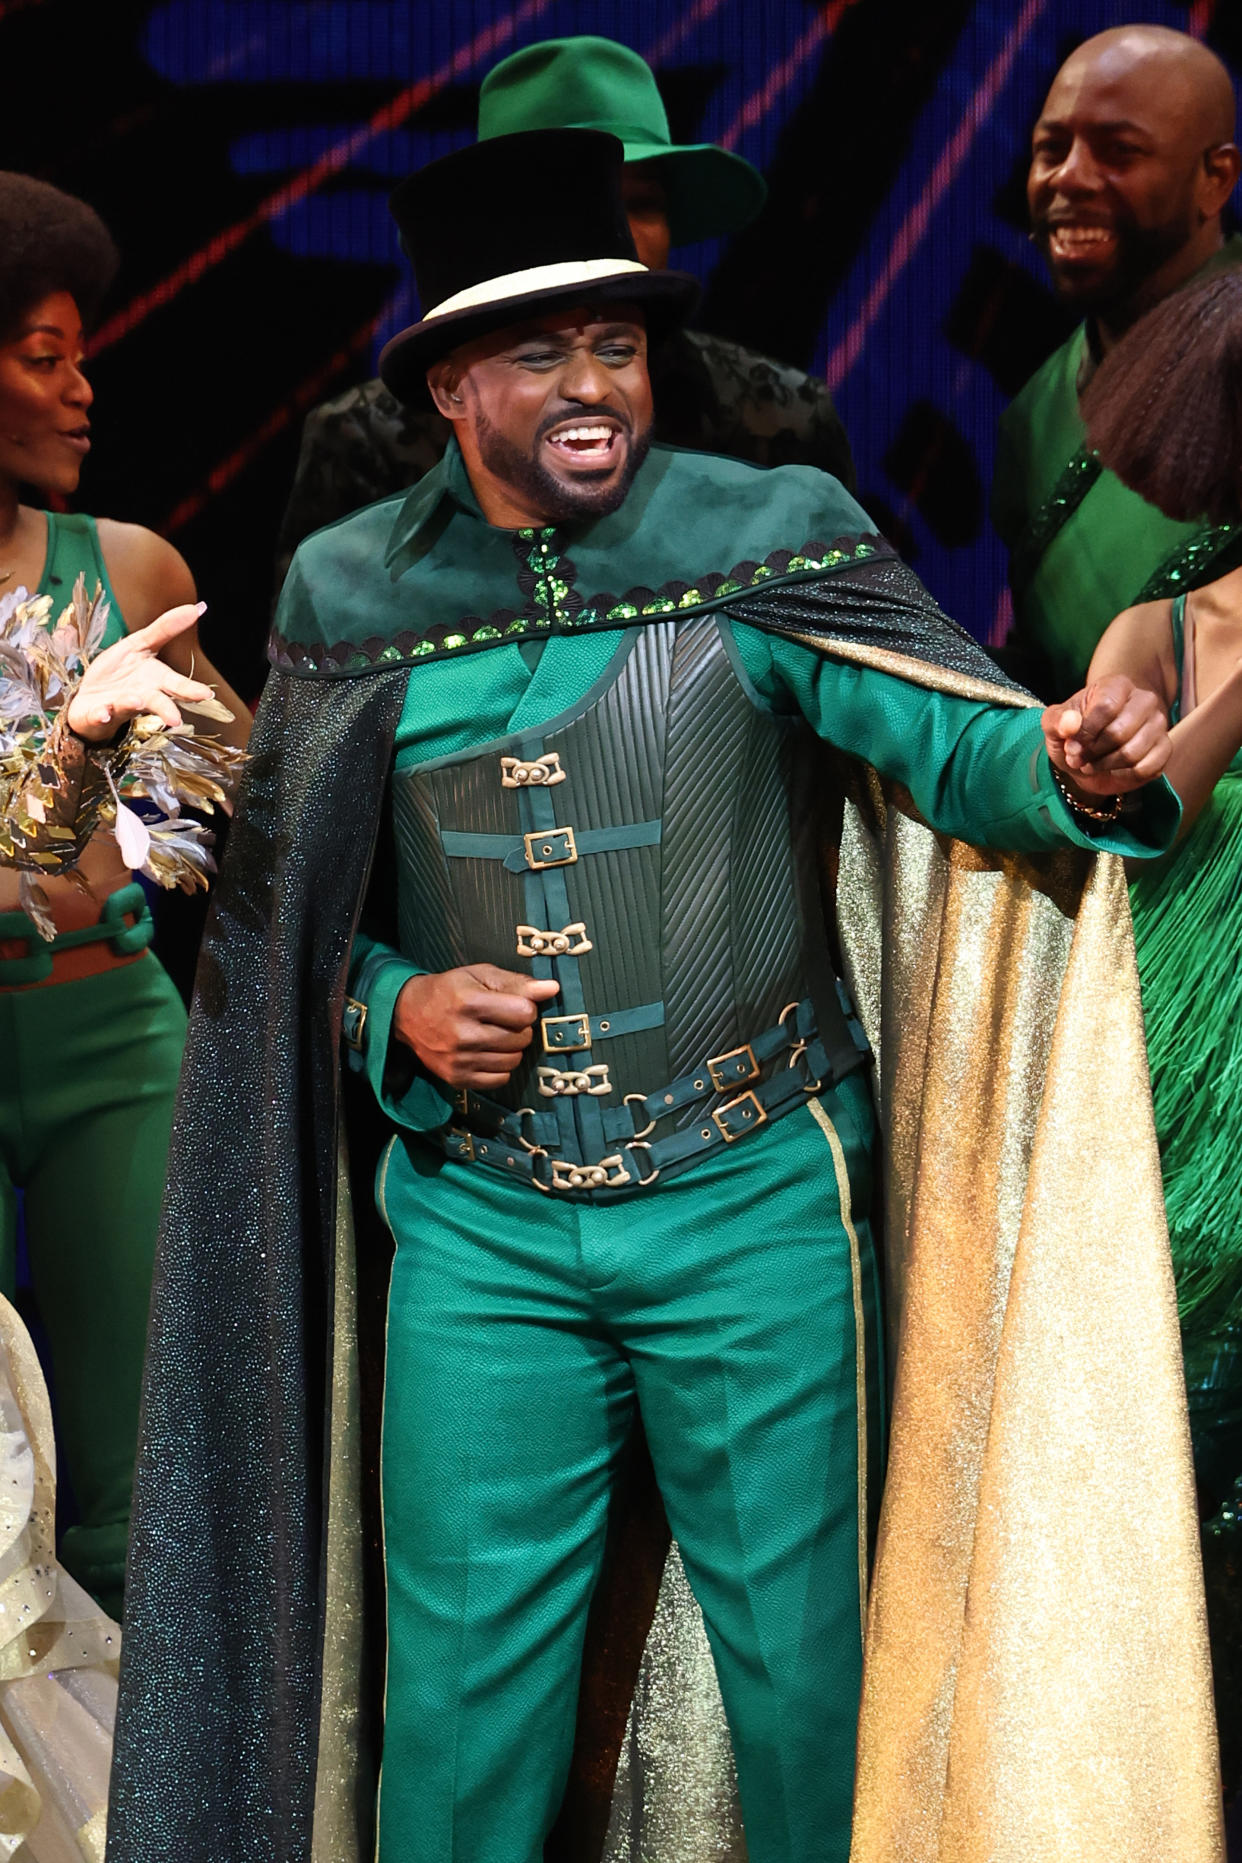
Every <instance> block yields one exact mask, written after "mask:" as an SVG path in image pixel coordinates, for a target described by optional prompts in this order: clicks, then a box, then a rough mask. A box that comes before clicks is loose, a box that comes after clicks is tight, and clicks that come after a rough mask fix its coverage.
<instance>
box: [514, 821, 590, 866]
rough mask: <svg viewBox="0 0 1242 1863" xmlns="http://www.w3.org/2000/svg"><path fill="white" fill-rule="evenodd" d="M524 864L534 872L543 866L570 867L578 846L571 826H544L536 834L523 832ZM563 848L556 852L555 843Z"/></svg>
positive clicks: (575, 857) (575, 856)
mask: <svg viewBox="0 0 1242 1863" xmlns="http://www.w3.org/2000/svg"><path fill="white" fill-rule="evenodd" d="M522 840H523V841H524V842H525V844H526V865H527V866H528V867H529V868H530V869H531V871H532V872H534V873H542V872H543V870H544V868H545V867H572V866H573V865H574V863H575V862H576V860H577V858H578V846H577V843H576V842H575V840H574V831H573V829H572V828H544V829H542V830H540V832H539V833H538V834H524V835H523V836H522ZM558 843H559V845H560V846H561V847H562V848H563V849H564V852H563V853H557V852H556V851H555V850H556V848H557V845H558Z"/></svg>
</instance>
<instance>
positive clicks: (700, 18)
mask: <svg viewBox="0 0 1242 1863" xmlns="http://www.w3.org/2000/svg"><path fill="white" fill-rule="evenodd" d="M723 4H724V0H694V4H693V5H691V6H690V7H688V8H687V10H686V12H685V13H684V14H683V15H682V16H681V18H680V19H679V20H678V21H677V22H676V23H675V24H674V25H673V26H672V27H670V29H669V31H668V32H666V33H665V34H664V36H663V37H662V38H661V39H660V40H658V41H657V43H656V44H655V45H654V46H652V47H651V49H650V50H649V51H648V52H646V53H644V56H645V57H646V59H647V61H648V63H649V64H652V65H659V64H661V63H662V62H663V60H664V59H665V58H667V57H668V56H669V54H670V53H672V52H674V51H676V50H677V48H678V47H679V46H680V45H681V44H682V43H683V41H684V40H685V39H686V38H688V37H689V35H690V33H692V32H694V31H695V30H697V28H698V27H699V26H701V25H702V24H703V23H704V22H705V21H706V20H708V19H710V18H711V16H712V14H713V13H717V12H719V10H720V8H721V6H722V5H723ZM851 4H853V0H837V5H838V6H841V5H846V6H848V5H851ZM831 10H832V9H831V8H830V9H829V11H831ZM525 16H526V15H525V13H523V19H524V18H525ZM519 23H522V22H521V21H520V20H518V18H517V16H514V20H513V29H516V26H517V24H519ZM476 44H477V41H472V44H471V46H470V47H469V48H467V52H472V51H473V49H474V46H475V45H476ZM482 55H483V54H482V52H481V51H480V52H479V53H478V54H477V56H479V57H482ZM463 56H465V54H462V53H457V54H455V55H454V60H455V61H456V60H457V59H460V58H462V57H463ZM448 69H449V68H448V67H445V71H447V70H448ZM426 82H427V83H428V84H432V85H435V86H437V88H442V86H443V84H445V83H447V82H448V79H447V77H446V76H445V74H444V71H441V72H439V73H437V74H436V77H435V78H431V79H428V80H426ZM428 94H430V93H428ZM398 101H400V100H398ZM387 107H388V108H389V109H391V108H392V106H391V105H389V106H387ZM415 107H417V106H411V108H415ZM374 120H375V119H374V118H372V122H374ZM338 146H339V145H338ZM308 172H310V171H308ZM273 198H274V197H273ZM204 269H206V268H205V267H204ZM185 282H189V281H188V280H187V281H185ZM178 289H180V286H178ZM402 295H406V296H408V287H405V288H403V291H402V292H398V294H397V297H396V298H392V299H389V301H388V303H387V304H386V305H385V306H384V309H383V310H382V311H380V313H379V315H378V316H376V317H372V318H369V319H368V320H367V322H366V323H365V324H363V325H362V326H361V328H360V329H358V330H356V331H355V332H354V334H353V335H352V336H351V337H350V338H349V339H348V341H347V342H346V343H344V344H343V345H342V347H341V348H340V349H338V350H337V351H336V353H335V354H334V355H333V356H332V357H331V358H330V360H329V361H328V362H326V363H321V364H319V365H318V366H317V367H316V368H315V369H313V370H312V371H311V373H310V374H309V375H308V376H307V377H306V379H305V380H304V381H303V382H301V383H300V385H299V386H298V387H297V388H295V389H294V391H293V393H292V394H291V395H289V396H288V397H287V398H286V399H285V400H284V401H282V402H281V403H280V404H279V405H278V406H277V407H275V408H273V410H272V412H271V413H270V414H269V415H268V416H267V418H266V419H265V420H264V421H262V422H261V423H260V425H259V426H258V427H256V428H255V430H254V432H253V433H251V434H250V435H249V436H248V438H247V439H245V440H243V441H242V442H241V443H240V444H239V445H238V446H236V447H234V448H233V450H232V452H230V453H229V454H227V455H226V457H225V458H224V459H222V460H221V461H220V462H219V464H218V465H215V466H213V467H212V469H211V471H210V472H209V473H208V475H207V477H206V479H205V480H203V482H202V483H201V484H200V485H199V486H198V487H197V488H196V489H195V490H194V491H192V492H189V493H187V494H186V496H185V497H184V498H182V499H181V500H180V501H179V502H178V503H177V504H176V505H175V506H174V507H173V509H172V510H171V511H170V512H169V514H168V516H167V517H166V518H165V520H164V522H163V523H162V524H161V525H160V530H161V532H162V533H163V534H164V535H165V536H172V535H174V534H175V533H176V532H177V531H180V530H184V528H185V526H186V525H187V524H189V523H190V522H191V521H192V520H193V519H194V518H196V517H198V515H199V514H200V512H202V511H203V510H204V509H205V508H206V506H207V504H208V502H209V501H210V499H212V498H214V497H215V496H216V495H217V494H218V493H220V492H222V491H224V489H225V488H226V486H228V485H231V484H232V482H233V480H234V479H236V478H237V477H238V476H239V474H240V473H242V472H244V471H245V469H246V467H247V466H248V465H249V464H250V463H251V461H252V460H253V459H255V458H256V457H257V455H258V454H259V453H260V452H262V450H263V448H264V447H265V446H267V445H268V443H269V442H270V441H272V440H274V439H276V438H277V436H278V435H279V434H281V433H283V432H284V430H285V428H286V427H288V425H289V423H290V421H291V420H292V419H293V418H294V416H295V415H297V414H304V413H305V412H306V411H307V409H308V408H311V407H313V406H314V404H315V402H316V401H317V400H318V399H319V397H320V396H321V395H322V394H323V392H324V390H325V389H326V388H327V387H328V385H329V384H330V383H331V382H332V381H333V380H334V379H335V377H336V376H338V375H342V374H343V373H344V372H345V370H346V369H347V368H350V367H351V366H352V365H353V363H354V362H355V361H356V359H357V357H358V355H359V354H360V353H361V352H362V351H364V350H366V349H367V348H368V347H369V346H370V344H371V343H372V342H373V340H374V338H375V336H376V334H377V332H378V331H379V330H380V329H381V328H382V327H383V324H384V322H385V320H386V318H387V317H388V316H389V314H390V313H391V310H392V307H393V304H394V303H395V302H397V301H398V299H399V298H400V297H401V296H402ZM100 334H101V335H102V334H103V332H102V331H101V332H100ZM97 347H98V339H96V348H97Z"/></svg>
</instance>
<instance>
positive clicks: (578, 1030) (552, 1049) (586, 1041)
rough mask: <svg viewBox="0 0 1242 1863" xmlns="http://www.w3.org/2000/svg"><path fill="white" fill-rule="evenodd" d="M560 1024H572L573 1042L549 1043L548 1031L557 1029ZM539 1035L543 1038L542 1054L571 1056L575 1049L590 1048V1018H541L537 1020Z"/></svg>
mask: <svg viewBox="0 0 1242 1863" xmlns="http://www.w3.org/2000/svg"><path fill="white" fill-rule="evenodd" d="M562 1023H572V1024H573V1028H574V1035H573V1040H572V1041H557V1042H553V1041H549V1040H548V1030H549V1029H553V1028H559V1027H560V1026H561V1024H562ZM539 1033H540V1035H541V1037H542V1038H543V1052H544V1053H545V1054H572V1052H573V1051H574V1049H575V1048H589V1047H590V1046H591V1018H590V1016H541V1017H540V1018H539Z"/></svg>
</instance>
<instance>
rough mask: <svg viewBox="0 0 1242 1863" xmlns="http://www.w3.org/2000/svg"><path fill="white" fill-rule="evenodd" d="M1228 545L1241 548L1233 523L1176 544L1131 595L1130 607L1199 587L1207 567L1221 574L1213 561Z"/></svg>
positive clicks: (1241, 536) (1241, 534)
mask: <svg viewBox="0 0 1242 1863" xmlns="http://www.w3.org/2000/svg"><path fill="white" fill-rule="evenodd" d="M1231 545H1233V546H1234V547H1235V550H1236V549H1237V547H1239V546H1242V528H1240V527H1239V526H1238V525H1237V524H1214V525H1213V526H1212V528H1211V529H1210V530H1202V531H1200V532H1199V534H1198V536H1197V537H1191V538H1190V539H1189V540H1188V541H1187V542H1186V543H1179V544H1178V546H1177V548H1176V549H1175V550H1173V551H1171V552H1170V554H1169V555H1168V556H1166V557H1165V559H1164V561H1163V563H1161V565H1160V567H1159V568H1158V569H1156V570H1154V571H1153V573H1152V574H1151V575H1150V576H1149V577H1148V579H1147V581H1146V582H1145V583H1144V584H1143V586H1142V588H1141V589H1140V590H1139V592H1138V594H1137V595H1136V596H1135V598H1134V605H1135V606H1136V607H1137V606H1138V604H1139V602H1158V601H1163V600H1164V599H1165V597H1166V596H1169V595H1181V594H1184V593H1185V591H1186V590H1187V589H1193V588H1196V587H1200V586H1202V584H1203V582H1204V580H1205V578H1206V572H1207V570H1208V569H1209V568H1217V573H1218V574H1221V575H1223V574H1224V573H1225V572H1224V569H1223V568H1218V567H1217V563H1216V559H1217V558H1218V557H1221V556H1224V554H1225V553H1226V551H1228V550H1229V548H1230V546H1231ZM1207 579H1209V580H1214V578H1207Z"/></svg>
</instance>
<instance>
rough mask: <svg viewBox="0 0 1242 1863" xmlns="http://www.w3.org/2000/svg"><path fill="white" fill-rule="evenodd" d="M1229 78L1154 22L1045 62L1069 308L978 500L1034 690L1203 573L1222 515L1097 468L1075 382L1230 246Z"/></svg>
mask: <svg viewBox="0 0 1242 1863" xmlns="http://www.w3.org/2000/svg"><path fill="white" fill-rule="evenodd" d="M1233 138H1234V98H1233V84H1232V81H1231V79H1230V77H1229V74H1228V72H1227V71H1226V70H1225V67H1224V66H1223V65H1222V63H1221V62H1220V60H1219V59H1218V58H1217V57H1216V55H1215V53H1213V52H1210V51H1209V50H1208V48H1207V47H1206V46H1205V45H1202V44H1200V43H1199V41H1198V40H1196V39H1192V38H1191V37H1190V36H1189V35H1188V34H1186V33H1181V32H1173V31H1170V30H1169V28H1167V27H1165V26H1138V25H1136V26H1119V27H1116V28H1115V29H1113V30H1112V31H1109V32H1102V33H1098V34H1097V35H1096V36H1095V37H1094V38H1091V39H1088V40H1087V41H1086V42H1085V43H1084V44H1083V45H1080V46H1079V47H1078V50H1077V51H1076V52H1074V53H1072V54H1071V56H1070V57H1069V58H1068V59H1067V60H1066V62H1065V64H1064V65H1063V66H1062V67H1061V69H1060V71H1059V72H1058V73H1057V75H1056V78H1055V79H1054V81H1053V84H1052V88H1051V90H1050V91H1049V93H1048V96H1047V99H1046V100H1045V103H1044V107H1043V109H1042V111H1041V112H1040V116H1039V121H1038V122H1037V123H1036V125H1035V134H1034V138H1033V143H1032V150H1031V165H1030V171H1029V174H1028V177H1027V202H1028V206H1029V209H1030V216H1031V237H1032V238H1033V239H1034V240H1035V242H1036V244H1037V245H1038V246H1039V248H1040V251H1041V252H1042V254H1043V256H1044V258H1045V260H1046V262H1047V265H1048V268H1049V270H1050V272H1051V274H1052V281H1053V284H1054V286H1055V288H1056V292H1057V296H1058V297H1059V298H1060V299H1061V301H1062V302H1063V303H1065V304H1068V305H1070V306H1072V307H1073V308H1074V309H1075V310H1077V311H1080V312H1081V313H1082V315H1083V322H1082V323H1081V324H1080V325H1079V327H1078V328H1077V329H1076V330H1075V332H1074V334H1073V335H1072V336H1071V337H1070V338H1069V339H1068V341H1067V342H1065V343H1063V344H1062V345H1061V347H1060V349H1058V350H1057V351H1056V352H1055V354H1053V355H1052V356H1050V357H1049V358H1048V361H1047V362H1045V363H1044V365H1043V367H1042V368H1041V369H1040V370H1039V371H1038V372H1037V374H1035V375H1034V376H1032V378H1031V380H1030V381H1029V382H1028V383H1027V385H1026V387H1025V388H1024V389H1023V390H1022V392H1021V393H1020V394H1019V395H1018V396H1017V397H1016V399H1015V400H1014V403H1013V405H1012V407H1010V408H1009V409H1008V410H1007V412H1006V413H1005V414H1004V415H1003V416H1002V418H1001V424H1000V436H999V442H998V446H997V457H996V476H995V480H994V483H993V493H992V515H993V520H994V522H995V524H996V528H997V530H998V531H999V532H1000V534H1001V537H1002V538H1003V539H1004V541H1005V543H1006V544H1007V545H1008V546H1009V552H1010V557H1009V565H1010V566H1009V580H1010V585H1011V588H1012V591H1013V609H1014V626H1013V632H1012V634H1011V637H1010V641H1009V645H1010V647H1011V648H1013V649H1014V650H1015V651H1016V657H1015V658H1014V660H1013V662H1012V664H1013V667H1014V670H1015V671H1016V672H1017V673H1018V674H1019V676H1020V677H1021V678H1023V679H1024V680H1025V681H1026V682H1027V683H1028V684H1030V685H1031V686H1032V687H1033V688H1034V689H1035V690H1037V691H1039V692H1040V693H1042V694H1043V696H1045V697H1051V696H1052V695H1053V694H1054V693H1057V692H1060V691H1063V690H1065V689H1067V688H1068V687H1069V686H1072V685H1076V684H1077V683H1078V681H1079V680H1080V679H1083V678H1085V676H1086V671H1087V667H1088V665H1089V664H1090V661H1091V655H1092V653H1093V652H1094V650H1095V646H1096V643H1097V642H1098V641H1099V639H1100V636H1101V635H1102V634H1103V632H1104V630H1105V628H1106V627H1107V626H1108V624H1109V622H1110V621H1111V620H1112V619H1113V617H1114V615H1117V614H1120V613H1121V611H1122V609H1123V608H1129V607H1131V606H1132V605H1133V604H1134V603H1136V602H1142V601H1152V600H1155V599H1156V598H1158V597H1160V596H1169V595H1176V594H1177V593H1178V591H1179V590H1184V589H1187V588H1194V587H1197V586H1198V585H1200V584H1202V583H1204V582H1210V581H1213V580H1214V579H1215V578H1216V577H1217V576H1219V575H1220V574H1222V573H1223V569H1224V568H1225V567H1227V566H1228V565H1229V564H1230V563H1232V562H1234V561H1235V560H1236V559H1237V556H1238V554H1239V552H1242V537H1239V535H1238V533H1237V530H1236V527H1233V526H1228V525H1209V524H1207V523H1205V522H1190V523H1177V522H1174V520H1173V519H1172V518H1167V517H1165V516H1164V515H1163V513H1162V512H1159V511H1157V510H1156V509H1155V507H1154V506H1153V505H1149V504H1148V503H1147V502H1146V500H1145V499H1142V498H1140V497H1139V496H1138V493H1137V492H1132V491H1130V490H1129V489H1128V488H1127V487H1126V486H1124V485H1123V484H1122V483H1121V481H1120V479H1118V478H1117V477H1116V475H1115V474H1114V473H1111V472H1107V471H1105V470H1104V469H1103V468H1102V467H1101V465H1100V462H1099V460H1098V459H1096V458H1095V457H1094V455H1093V454H1092V453H1091V451H1090V448H1089V447H1088V445H1087V434H1086V428H1085V427H1084V425H1083V421H1082V416H1081V414H1080V413H1079V408H1078V401H1079V396H1080V395H1081V393H1082V391H1083V390H1084V388H1085V387H1086V385H1087V383H1088V382H1089V381H1090V379H1091V377H1092V375H1093V374H1094V372H1095V369H1096V367H1097V365H1098V363H1099V361H1100V358H1101V357H1102V356H1103V355H1104V354H1105V353H1106V351H1107V350H1108V349H1109V348H1110V347H1111V345H1112V344H1113V343H1114V342H1115V341H1116V340H1117V338H1118V337H1119V336H1120V335H1121V334H1122V332H1124V331H1125V330H1128V329H1129V328H1130V326H1131V324H1133V323H1134V322H1135V321H1136V320H1137V319H1138V318H1139V317H1141V316H1142V314H1143V312H1144V311H1145V310H1149V309H1150V308H1151V306H1152V305H1153V304H1156V303H1158V302H1159V301H1160V299H1161V298H1163V297H1167V296H1168V295H1169V293H1170V292H1173V291H1176V290H1178V289H1179V288H1180V287H1181V286H1182V285H1184V284H1186V283H1187V282H1188V281H1189V280H1190V279H1191V278H1193V277H1195V276H1197V275H1198V274H1200V273H1203V272H1206V271H1209V270H1211V269H1212V268H1214V267H1216V266H1221V265H1237V264H1238V263H1239V261H1242V238H1239V236H1238V235H1237V234H1234V235H1233V236H1232V237H1230V238H1226V235H1225V230H1224V225H1223V219H1222V216H1223V214H1224V211H1225V208H1226V207H1227V205H1228V202H1229V198H1230V195H1231V193H1232V190H1233V187H1234V184H1235V182H1236V181H1237V178H1238V169H1239V159H1240V158H1239V155H1238V151H1237V149H1236V148H1235V146H1234V141H1233Z"/></svg>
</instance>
